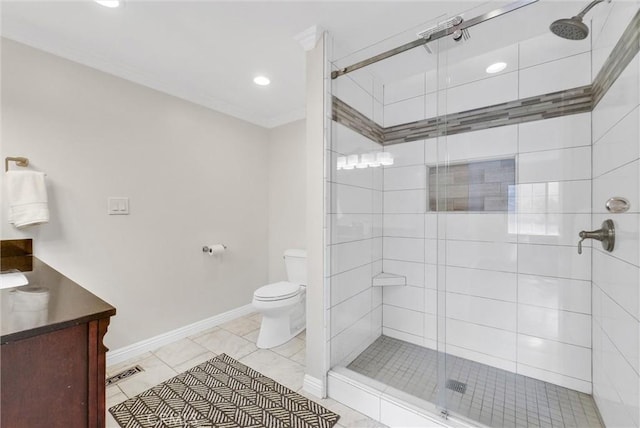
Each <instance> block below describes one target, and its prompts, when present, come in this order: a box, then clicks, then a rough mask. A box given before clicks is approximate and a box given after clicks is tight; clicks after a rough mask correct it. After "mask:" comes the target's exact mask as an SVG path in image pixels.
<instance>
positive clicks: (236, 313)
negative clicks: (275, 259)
mask: <svg viewBox="0 0 640 428" xmlns="http://www.w3.org/2000/svg"><path fill="white" fill-rule="evenodd" d="M255 311H256V310H255V308H254V307H253V305H252V304H248V305H244V306H240V307H239V308H236V309H232V310H230V311H227V312H223V313H221V314H218V315H214V316H212V317H211V318H207V319H204V320H202V321H198V322H194V323H193V324H189V325H186V326H184V327H180V328H177V329H175V330H171V331H168V332H166V333H163V334H160V335H158V336H154V337H151V338H149V339H145V340H142V341H140V342H137V343H134V344H132V345H128V346H125V347H123V348H120V349H116V350H113V351H109V352H107V366H110V365H113V364H118V363H121V362H123V361H126V360H128V359H129V358H134V357H137V356H139V355H142V354H144V353H145V352H149V351H153V350H154V349H157V348H160V347H161V346H164V345H168V344H169V343H172V342H175V341H177V340H180V339H184V338H185V337H188V336H191V335H193V334H196V333H199V332H201V331H204V330H206V329H208V328H211V327H215V326H217V325H220V324H224V323H225V322H228V321H231V320H234V319H236V318H239V317H243V316H245V315H249V314H251V313H253V312H255Z"/></svg>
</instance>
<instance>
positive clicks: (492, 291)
mask: <svg viewBox="0 0 640 428" xmlns="http://www.w3.org/2000/svg"><path fill="white" fill-rule="evenodd" d="M446 281H447V282H446V290H447V292H450V293H458V294H462V295H469V296H477V297H484V298H488V299H497V300H502V301H507V302H516V298H517V296H516V294H517V293H516V291H517V285H518V284H517V275H516V274H515V273H508V272H498V271H493V270H481V269H469V268H466V267H454V266H447V267H446Z"/></svg>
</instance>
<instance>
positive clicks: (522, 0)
mask: <svg viewBox="0 0 640 428" xmlns="http://www.w3.org/2000/svg"><path fill="white" fill-rule="evenodd" d="M537 1H538V0H517V1H515V2H513V3H511V4H508V5H506V6H504V7H501V8H500V9H495V10H492V11H491V12H487V13H485V14H482V15H480V16H476V17H475V18H471V19H469V20H468V21H463V22H462V23H461V24H460V25H456V26H453V27H449V28H444V29H442V30H440V31H436V32H435V33H432V34H430V35H429V37H425V38H420V39H417V40H414V41H412V42H409V43H406V44H404V45H402V46H398V47H397V48H394V49H390V50H388V51H386V52H383V53H381V54H378V55H376V56H373V57H371V58H368V59H365V60H363V61H360V62H357V63H355V64H352V65H350V66H348V67H344V68H341V69H339V70H335V71H332V72H331V79H337V78H338V77H340V76H342V75H343V74H347V73H351V72H352V71H356V70H359V69H361V68H363V67H366V66H368V65H371V64H374V63H376V62H378V61H382V60H384V59H387V58H390V57H392V56H394V55H398V54H400V53H402V52H405V51H408V50H410V49H413V48H416V47H418V46H422V45H425V44H427V43H428V42H432V41H434V40H438V39H440V38H442V37H446V36H448V35H450V34H453V33H454V31H456V30H460V31H463V30H465V29H467V28H469V27H473V26H474V25H478V24H481V23H483V22H485V21H488V20H490V19H493V18H497V17H498V16H500V15H504V14H505V13H509V12H513V11H514V10H516V9H520V8H521V7H524V6H528V5H530V4H532V3H536V2H537ZM596 1H598V2H600V1H604V0H596ZM592 7H593V6H592Z"/></svg>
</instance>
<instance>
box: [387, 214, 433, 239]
mask: <svg viewBox="0 0 640 428" xmlns="http://www.w3.org/2000/svg"><path fill="white" fill-rule="evenodd" d="M383 228H384V236H394V237H403V238H422V237H424V229H425V224H424V220H423V215H422V214H385V215H384V226H383Z"/></svg>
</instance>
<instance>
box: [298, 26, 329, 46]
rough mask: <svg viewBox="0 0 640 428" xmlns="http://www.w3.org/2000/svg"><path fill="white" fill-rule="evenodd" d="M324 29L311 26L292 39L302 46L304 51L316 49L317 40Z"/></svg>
mask: <svg viewBox="0 0 640 428" xmlns="http://www.w3.org/2000/svg"><path fill="white" fill-rule="evenodd" d="M322 33H324V29H323V28H322V27H320V26H319V25H312V26H311V27H309V28H307V29H306V30H304V31H303V32H301V33H298V34H296V35H295V36H293V39H294V40H295V41H296V42H298V43H299V44H300V46H302V48H303V49H304V50H305V51H307V52H308V51H310V50H311V49H313V48H315V47H316V44H317V43H318V40H320V37H322Z"/></svg>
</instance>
